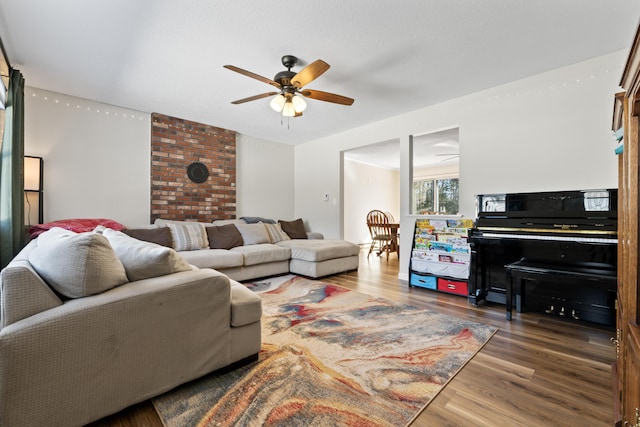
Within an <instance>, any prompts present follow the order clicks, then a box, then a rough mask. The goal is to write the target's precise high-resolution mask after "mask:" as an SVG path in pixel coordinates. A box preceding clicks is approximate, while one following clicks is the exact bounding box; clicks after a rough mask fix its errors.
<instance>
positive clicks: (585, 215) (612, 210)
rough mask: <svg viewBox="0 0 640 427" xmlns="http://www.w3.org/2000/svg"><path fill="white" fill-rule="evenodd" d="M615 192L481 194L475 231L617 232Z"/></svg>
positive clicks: (604, 234)
mask: <svg viewBox="0 0 640 427" xmlns="http://www.w3.org/2000/svg"><path fill="white" fill-rule="evenodd" d="M617 207H618V192H617V190H615V189H610V190H589V191H582V190H580V191H550V192H537V193H511V194H481V195H479V196H477V200H476V209H477V210H478V212H477V220H476V225H475V229H476V230H478V231H480V232H494V233H508V234H518V233H522V234H539V235H565V236H568V235H592V236H594V235H599V236H601V237H603V238H609V239H613V238H615V237H616V235H617V230H618V211H617Z"/></svg>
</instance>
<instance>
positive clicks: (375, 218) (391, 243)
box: [367, 209, 399, 261]
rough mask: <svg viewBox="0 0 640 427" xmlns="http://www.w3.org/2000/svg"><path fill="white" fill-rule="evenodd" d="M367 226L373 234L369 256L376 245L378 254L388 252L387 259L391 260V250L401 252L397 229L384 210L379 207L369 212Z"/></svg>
mask: <svg viewBox="0 0 640 427" xmlns="http://www.w3.org/2000/svg"><path fill="white" fill-rule="evenodd" d="M367 227H369V234H370V235H371V246H370V247H369V253H368V254H367V258H369V255H371V252H372V251H373V249H374V248H376V247H377V250H378V252H377V253H378V255H381V254H382V253H383V252H386V254H387V261H389V252H399V251H398V243H397V242H398V241H397V236H396V233H397V230H396V231H394V230H392V228H391V226H390V224H389V218H388V217H387V215H385V213H384V212H382V211H380V210H377V209H375V210H372V211H370V212H369V213H368V214H367Z"/></svg>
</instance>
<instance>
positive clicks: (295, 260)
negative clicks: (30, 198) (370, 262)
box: [276, 239, 360, 278]
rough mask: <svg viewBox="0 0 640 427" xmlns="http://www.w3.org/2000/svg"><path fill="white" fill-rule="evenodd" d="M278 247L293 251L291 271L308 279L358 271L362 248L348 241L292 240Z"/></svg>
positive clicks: (284, 241) (281, 243)
mask: <svg viewBox="0 0 640 427" xmlns="http://www.w3.org/2000/svg"><path fill="white" fill-rule="evenodd" d="M276 245H278V246H281V247H285V248H289V249H291V260H290V261H289V271H290V272H291V273H295V274H299V275H301V276H307V277H313V278H317V277H322V276H328V275H330V274H336V273H342V272H345V271H351V270H357V269H358V263H359V257H358V254H359V253H360V247H359V246H358V245H356V244H355V243H351V242H347V241H346V240H325V239H292V240H283V241H280V242H278V243H276Z"/></svg>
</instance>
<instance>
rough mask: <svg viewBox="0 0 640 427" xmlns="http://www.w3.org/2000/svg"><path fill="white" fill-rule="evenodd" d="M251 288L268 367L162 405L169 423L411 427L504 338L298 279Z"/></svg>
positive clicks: (206, 380)
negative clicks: (490, 344)
mask: <svg viewBox="0 0 640 427" xmlns="http://www.w3.org/2000/svg"><path fill="white" fill-rule="evenodd" d="M247 286H249V287H250V288H251V289H252V290H254V291H255V292H257V293H259V294H260V295H261V296H262V298H263V310H264V314H263V318H262V321H263V326H262V329H263V332H262V341H263V345H262V351H261V353H260V357H259V359H258V361H257V362H254V363H252V364H250V365H247V366H244V367H242V368H239V369H237V370H235V371H232V372H228V373H225V374H215V373H214V374H210V375H208V376H205V377H203V378H201V379H199V380H196V381H193V382H190V383H188V384H186V385H184V386H181V387H179V388H177V389H175V390H172V391H170V392H169V393H166V394H164V395H162V396H160V397H158V398H156V399H154V400H153V403H154V405H155V407H156V410H157V411H158V414H159V415H160V418H161V419H162V420H163V423H164V425H165V426H167V427H178V426H180V427H182V426H287V427H289V426H331V427H334V426H394V427H395V426H403V425H406V424H408V423H409V422H411V421H412V420H413V419H414V418H415V417H416V416H417V415H418V414H419V413H420V411H421V410H422V409H423V408H424V407H425V406H426V405H427V404H428V403H429V401H430V400H431V399H433V398H434V397H435V396H436V395H437V394H438V392H439V391H440V390H441V389H442V387H444V385H445V384H446V383H447V382H448V381H449V380H450V379H451V378H452V377H453V376H454V375H455V374H456V373H457V372H458V371H459V370H460V369H461V368H462V367H463V366H464V365H465V364H466V363H467V362H468V361H469V360H470V359H471V358H472V357H473V356H474V355H475V354H476V353H477V352H478V351H479V350H480V349H481V348H482V346H483V345H484V344H485V343H486V342H487V341H488V340H489V339H490V338H491V336H493V334H494V333H495V332H496V329H495V328H493V327H489V326H486V325H482V324H479V323H474V322H470V321H467V320H463V319H458V318H455V317H451V316H446V315H442V314H439V313H434V312H429V311H425V310H421V309H418V308H415V307H412V306H408V305H399V304H395V303H393V302H391V301H388V300H385V299H381V298H374V297H371V296H368V295H364V294H362V293H359V292H356V291H351V290H349V289H347V288H343V287H340V286H336V285H332V284H328V283H323V282H319V281H314V280H310V279H305V278H301V277H298V276H291V275H289V276H283V277H276V278H272V279H268V280H264V281H261V282H256V283H252V284H249V285H247Z"/></svg>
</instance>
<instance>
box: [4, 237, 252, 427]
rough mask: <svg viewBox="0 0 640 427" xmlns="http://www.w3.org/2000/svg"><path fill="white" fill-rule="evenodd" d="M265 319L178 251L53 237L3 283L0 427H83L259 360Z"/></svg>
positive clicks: (220, 277)
mask: <svg viewBox="0 0 640 427" xmlns="http://www.w3.org/2000/svg"><path fill="white" fill-rule="evenodd" d="M261 315H262V302H261V299H260V297H258V296H257V295H256V294H254V293H253V292H251V291H249V290H248V289H247V288H246V287H245V286H243V285H241V284H240V283H238V282H236V281H234V280H230V279H229V278H228V277H227V276H225V275H224V274H222V273H220V272H217V271H215V270H212V269H198V268H195V267H193V266H191V265H189V264H188V263H187V262H186V261H185V260H184V259H182V258H181V257H179V256H178V255H177V254H176V252H175V251H174V250H173V249H170V248H166V247H163V246H159V245H154V244H149V243H146V242H142V241H140V240H136V239H133V238H131V237H129V236H126V235H125V234H124V233H120V232H117V231H114V230H110V229H107V230H104V231H103V232H102V234H99V233H91V232H89V233H73V232H71V231H67V230H62V229H60V228H57V229H56V228H54V229H51V230H50V231H48V232H46V233H43V234H41V235H40V236H39V237H38V238H37V239H36V240H33V241H31V242H30V243H29V244H28V245H27V246H26V247H25V248H24V249H23V250H22V251H21V252H20V253H19V254H18V255H17V256H16V257H15V258H14V259H13V260H12V261H11V263H10V264H9V265H8V266H7V267H5V268H4V269H3V270H2V272H0V425H2V426H52V427H55V426H64V427H68V426H81V425H85V424H87V423H89V422H91V421H94V420H97V419H100V418H102V417H104V416H106V415H109V414H112V413H115V412H118V411H119V410H122V409H124V408H126V407H128V406H130V405H132V404H135V403H137V402H141V401H144V400H146V399H149V398H151V397H153V396H157V395H159V394H161V393H163V392H166V391H168V390H170V389H172V388H174V387H176V386H178V385H180V384H183V383H185V382H187V381H190V380H192V379H195V378H198V377H200V376H202V375H204V374H206V373H209V372H211V371H214V370H217V369H219V368H223V367H226V366H229V365H230V364H233V363H235V362H244V361H246V360H252V359H254V358H255V357H257V353H258V352H259V351H260V347H261V325H260V319H261Z"/></svg>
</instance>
